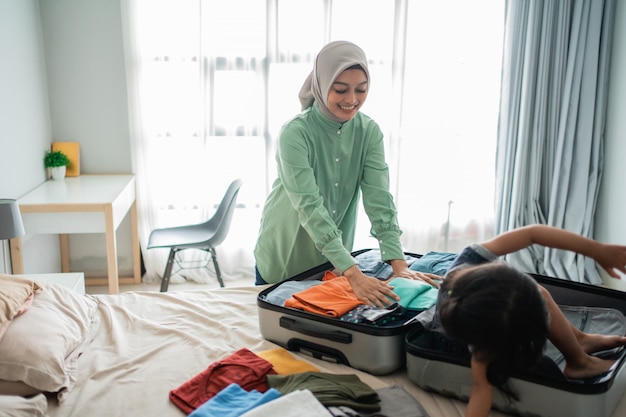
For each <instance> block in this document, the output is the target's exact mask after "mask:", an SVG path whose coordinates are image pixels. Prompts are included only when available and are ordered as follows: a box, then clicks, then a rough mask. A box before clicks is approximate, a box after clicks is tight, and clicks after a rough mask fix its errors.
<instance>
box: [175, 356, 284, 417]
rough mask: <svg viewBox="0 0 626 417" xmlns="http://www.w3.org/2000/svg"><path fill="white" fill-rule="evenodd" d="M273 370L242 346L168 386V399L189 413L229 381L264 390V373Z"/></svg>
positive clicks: (266, 373)
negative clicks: (183, 381) (177, 382)
mask: <svg viewBox="0 0 626 417" xmlns="http://www.w3.org/2000/svg"><path fill="white" fill-rule="evenodd" d="M275 373H276V372H275V371H274V370H273V369H272V364H271V363H270V362H268V361H266V360H265V359H263V358H261V357H260V356H258V355H256V354H255V353H253V352H252V351H251V350H249V349H247V348H242V349H239V350H238V351H236V352H235V353H233V354H232V355H230V356H227V357H226V358H224V359H222V360H219V361H217V362H214V363H212V364H211V365H210V366H209V367H208V368H207V369H205V370H204V371H202V372H201V373H199V374H198V375H196V376H195V377H193V378H192V379H190V380H189V381H187V382H185V383H184V384H182V385H181V386H179V387H178V388H176V389H173V390H171V391H170V400H171V401H172V402H173V403H174V404H176V406H178V408H180V409H181V410H183V411H184V412H185V413H186V414H190V413H191V412H192V411H194V410H195V409H196V408H198V407H200V406H201V405H202V404H204V403H205V402H207V401H208V400H210V399H211V398H213V397H214V396H215V395H216V394H217V393H218V392H220V391H221V390H222V389H224V388H226V387H227V386H228V385H230V384H232V383H234V384H237V385H239V386H240V387H241V388H243V389H245V390H246V391H252V390H253V389H255V390H257V391H259V392H265V391H267V390H268V386H267V382H266V376H267V375H268V374H275Z"/></svg>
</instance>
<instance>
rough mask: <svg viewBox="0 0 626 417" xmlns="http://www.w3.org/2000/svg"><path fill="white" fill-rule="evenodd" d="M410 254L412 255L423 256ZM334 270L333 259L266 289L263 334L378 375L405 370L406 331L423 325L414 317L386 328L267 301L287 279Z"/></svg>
mask: <svg viewBox="0 0 626 417" xmlns="http://www.w3.org/2000/svg"><path fill="white" fill-rule="evenodd" d="M369 251H372V250H371V249H364V250H360V251H356V252H353V253H352V255H353V256H354V257H355V258H357V259H359V256H361V255H364V254H366V253H367V252H369ZM405 255H406V257H407V259H411V258H414V259H416V258H419V257H420V256H421V255H418V254H412V253H406V254H405ZM332 269H333V267H332V265H331V264H330V263H325V264H323V265H320V266H318V267H315V268H312V269H310V270H308V271H306V272H303V273H301V274H299V275H297V276H295V277H291V278H289V279H288V280H286V281H283V282H281V283H278V284H274V285H272V286H271V287H268V288H266V289H264V290H263V291H261V293H260V294H259V296H258V297H257V305H258V309H259V326H260V330H261V335H262V336H263V337H264V338H265V339H267V340H269V341H271V342H274V343H276V344H278V345H280V346H282V347H284V348H286V349H288V350H291V351H301V352H303V353H305V354H309V355H311V356H313V357H315V358H318V359H324V360H327V361H331V362H336V363H343V364H345V365H348V366H351V367H353V368H356V369H360V370H363V371H366V372H369V373H370V374H373V375H384V374H389V373H391V372H393V371H396V370H398V369H400V368H402V367H403V366H404V364H405V359H406V354H405V346H404V343H405V338H406V335H407V333H408V332H409V330H410V329H411V328H413V327H416V326H419V323H417V322H415V321H413V320H410V319H409V320H404V319H403V320H400V321H398V322H396V323H394V324H393V325H390V326H385V327H381V326H377V325H373V324H368V323H351V322H346V321H342V320H340V319H339V318H333V317H326V316H322V315H319V314H314V313H310V312H306V311H303V310H299V309H295V308H290V307H285V306H284V305H278V304H275V303H271V302H268V301H267V298H268V294H270V293H271V292H272V291H274V290H276V289H277V288H279V286H281V285H283V284H284V283H287V282H290V281H303V280H320V279H321V278H322V276H323V275H324V273H325V272H326V271H329V270H332ZM415 314H417V312H415V313H413V315H415ZM411 317H412V316H411Z"/></svg>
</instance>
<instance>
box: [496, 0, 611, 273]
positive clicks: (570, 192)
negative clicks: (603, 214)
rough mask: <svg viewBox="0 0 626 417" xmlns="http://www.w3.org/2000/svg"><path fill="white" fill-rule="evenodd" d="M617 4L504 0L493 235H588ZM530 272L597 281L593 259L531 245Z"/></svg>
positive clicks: (516, 258)
mask: <svg viewBox="0 0 626 417" xmlns="http://www.w3.org/2000/svg"><path fill="white" fill-rule="evenodd" d="M614 10H615V1H614V0H573V1H568V0H545V1H544V0H509V1H507V3H506V13H505V19H506V20H505V37H504V50H503V70H502V91H501V103H500V118H499V127H498V148H497V156H496V174H497V183H496V213H497V215H496V232H497V233H501V232H504V231H507V230H510V229H513V228H516V227H520V226H524V225H528V224H534V223H543V224H549V225H552V226H556V227H561V228H564V229H567V230H570V231H572V232H575V233H579V234H581V235H584V236H587V237H592V236H593V218H594V214H595V209H596V201H597V195H598V190H599V187H600V180H601V178H602V160H603V141H604V126H605V114H606V97H607V80H608V68H609V60H610V50H611V42H612V36H613V21H614V18H613V17H614ZM507 261H509V262H510V263H512V264H514V265H516V266H517V267H519V268H521V269H522V270H525V271H527V272H534V273H540V274H545V275H551V276H556V277H561V278H565V279H570V280H575V281H582V282H589V283H593V284H598V283H601V282H602V280H601V278H600V276H599V274H598V271H597V269H596V267H595V264H594V262H593V260H589V259H585V258H584V257H582V256H580V255H577V254H573V253H570V252H567V251H560V250H553V249H546V248H543V247H532V248H529V249H525V250H523V251H519V252H517V253H515V254H511V255H509V256H507Z"/></svg>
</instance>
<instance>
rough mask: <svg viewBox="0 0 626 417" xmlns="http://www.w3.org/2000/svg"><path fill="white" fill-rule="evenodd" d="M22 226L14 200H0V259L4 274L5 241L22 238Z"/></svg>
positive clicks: (6, 268) (5, 266)
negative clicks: (0, 247)
mask: <svg viewBox="0 0 626 417" xmlns="http://www.w3.org/2000/svg"><path fill="white" fill-rule="evenodd" d="M24 234H25V232H24V224H23V223H22V215H21V214H20V208H19V206H18V205H17V201H16V200H12V199H6V198H2V199H0V240H2V258H3V259H4V272H5V273H7V271H8V267H7V255H6V253H7V251H6V250H5V245H6V240H7V239H13V238H16V237H20V236H24Z"/></svg>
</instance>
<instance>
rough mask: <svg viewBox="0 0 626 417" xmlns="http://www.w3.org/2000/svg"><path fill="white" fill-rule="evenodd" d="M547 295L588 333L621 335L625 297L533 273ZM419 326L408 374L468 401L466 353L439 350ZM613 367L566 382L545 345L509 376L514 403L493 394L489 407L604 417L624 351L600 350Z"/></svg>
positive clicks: (616, 394) (621, 374)
mask: <svg viewBox="0 0 626 417" xmlns="http://www.w3.org/2000/svg"><path fill="white" fill-rule="evenodd" d="M533 277H534V278H535V279H536V280H537V281H538V282H539V283H540V284H541V285H543V286H544V287H545V288H546V289H548V291H549V292H550V293H551V294H552V296H553V298H554V299H555V301H556V302H557V304H559V305H560V306H561V307H562V310H563V311H564V313H565V315H566V316H567V318H568V319H569V320H570V322H572V323H574V324H575V325H576V326H578V327H579V328H580V329H581V330H583V331H586V332H590V333H604V334H626V317H625V316H624V314H626V293H623V292H621V291H616V290H612V289H608V288H604V287H597V286H593V285H589V284H583V283H577V282H572V281H566V280H563V279H558V278H553V277H547V276H543V275H533ZM437 337H441V335H434V334H433V333H432V332H430V331H429V330H428V328H427V326H426V327H424V326H418V327H415V328H413V329H412V330H411V331H410V332H409V333H407V336H406V344H405V346H406V356H407V359H406V364H407V373H408V377H409V379H410V380H411V381H413V382H414V383H416V384H417V385H418V386H420V387H421V388H423V389H426V390H429V391H434V392H438V393H440V394H443V395H446V396H451V397H456V398H459V399H461V400H465V401H466V400H467V399H468V398H469V395H470V393H471V386H472V377H471V370H470V363H469V358H470V355H469V352H454V351H453V350H451V351H449V352H443V351H442V350H441V348H434V346H441V343H440V342H438V343H433V341H434V338H437ZM603 355H604V356H607V357H613V358H615V359H616V363H615V365H614V366H613V368H612V369H611V371H610V372H608V373H607V374H605V375H603V376H600V377H598V378H593V379H590V380H585V381H581V380H571V379H567V378H565V377H564V375H563V374H562V372H561V369H562V366H560V365H563V363H562V357H561V356H560V353H559V352H558V350H556V348H555V347H554V346H553V345H552V344H551V343H548V347H547V349H546V352H545V355H544V357H543V358H542V361H541V362H540V365H539V366H537V367H536V368H535V369H533V370H529V371H527V372H525V373H523V374H518V375H514V376H513V377H511V378H510V380H509V384H510V386H511V388H512V389H513V390H514V391H516V392H517V393H518V394H519V396H520V400H519V401H512V402H510V401H508V400H507V399H506V398H505V397H504V396H502V395H501V394H500V393H499V392H498V391H497V390H494V399H493V407H494V408H496V409H499V410H500V411H503V412H505V413H511V414H516V415H521V416H546V417H547V416H551V417H589V416H593V417H609V416H611V413H612V412H613V410H614V409H615V407H616V405H617V403H618V402H619V400H620V399H621V398H622V396H623V394H624V391H625V389H626V370H625V369H624V368H625V367H624V362H625V360H626V359H625V357H626V350H625V349H624V347H621V348H616V349H613V350H611V351H607V352H603Z"/></svg>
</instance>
